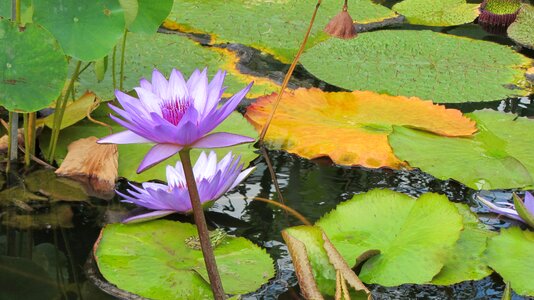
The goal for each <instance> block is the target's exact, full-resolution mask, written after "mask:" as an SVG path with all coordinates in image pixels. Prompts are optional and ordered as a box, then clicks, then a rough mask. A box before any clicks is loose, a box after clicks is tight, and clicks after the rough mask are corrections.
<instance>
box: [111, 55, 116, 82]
mask: <svg viewBox="0 0 534 300" xmlns="http://www.w3.org/2000/svg"><path fill="white" fill-rule="evenodd" d="M116 57H117V46H114V47H113V53H112V54H111V78H113V90H116V89H117V77H116V76H115V59H116Z"/></svg>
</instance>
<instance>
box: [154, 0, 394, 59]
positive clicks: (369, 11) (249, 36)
mask: <svg viewBox="0 0 534 300" xmlns="http://www.w3.org/2000/svg"><path fill="white" fill-rule="evenodd" d="M315 5H316V1H308V0H291V1H288V0H280V1H272V0H256V1H245V0H227V1H219V0H207V1H196V0H183V1H175V3H174V7H173V9H172V12H171V14H170V16H169V20H170V21H169V22H165V23H164V26H165V27H167V28H170V29H179V30H183V31H190V32H201V33H208V34H210V35H212V42H213V43H214V44H217V43H224V42H230V43H240V44H245V45H247V46H252V47H255V48H259V49H260V50H263V51H266V52H268V53H270V54H273V55H275V56H276V57H277V58H278V59H280V60H282V61H283V62H290V61H291V60H292V59H293V56H294V55H295V53H296V52H297V49H298V48H299V46H300V43H301V42H302V39H303V37H304V33H305V32H306V30H307V28H308V25H309V22H310V18H311V16H312V13H313V10H314V9H315ZM341 8H342V2H341V1H323V2H322V3H321V6H320V8H319V10H318V12H317V17H316V20H315V25H314V26H313V28H312V31H311V35H310V38H309V40H308V43H307V45H308V46H311V45H314V44H316V43H318V42H320V41H323V40H325V39H327V38H328V36H327V35H326V34H325V33H324V32H322V30H323V28H324V27H325V26H326V24H327V23H328V21H329V20H330V19H331V18H332V17H334V16H335V15H337V14H338V13H339V12H340V11H341ZM349 12H350V14H351V16H352V18H353V19H354V21H355V22H358V23H371V22H380V21H383V20H385V19H389V18H395V17H397V15H396V14H395V13H394V12H393V11H391V10H390V9H388V8H386V7H384V6H381V5H378V4H375V3H373V2H372V1H371V0H353V1H351V2H350V5H349Z"/></svg>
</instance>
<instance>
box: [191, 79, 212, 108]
mask: <svg viewBox="0 0 534 300" xmlns="http://www.w3.org/2000/svg"><path fill="white" fill-rule="evenodd" d="M206 73H207V69H204V70H203V71H202V73H200V75H198V78H196V80H195V81H194V82H192V84H191V85H190V86H189V85H188V87H189V96H190V97H191V98H193V105H194V107H195V109H196V110H197V111H200V112H203V111H204V109H205V107H206V102H207V98H208V75H207V74H206Z"/></svg>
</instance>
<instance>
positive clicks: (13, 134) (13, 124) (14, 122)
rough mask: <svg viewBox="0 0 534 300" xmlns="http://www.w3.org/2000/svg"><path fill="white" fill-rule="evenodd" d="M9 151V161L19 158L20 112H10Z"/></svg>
mask: <svg viewBox="0 0 534 300" xmlns="http://www.w3.org/2000/svg"><path fill="white" fill-rule="evenodd" d="M8 126H9V127H8V135H9V139H8V143H7V148H8V153H9V161H13V160H17V154H18V151H17V146H18V144H19V132H18V127H19V114H18V113H16V112H9V125H8Z"/></svg>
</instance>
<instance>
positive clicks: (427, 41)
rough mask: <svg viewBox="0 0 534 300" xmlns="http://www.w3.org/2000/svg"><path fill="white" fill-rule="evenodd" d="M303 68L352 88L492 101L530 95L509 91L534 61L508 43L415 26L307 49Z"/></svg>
mask: <svg viewBox="0 0 534 300" xmlns="http://www.w3.org/2000/svg"><path fill="white" fill-rule="evenodd" d="M301 62H302V64H303V65H304V67H305V68H306V69H307V70H308V71H310V72H311V73H312V74H314V75H315V76H317V77H319V78H320V79H322V80H324V81H326V82H328V83H330V84H333V85H336V86H339V87H342V88H345V89H349V90H369V91H375V92H379V93H387V94H390V95H402V96H417V97H419V98H421V99H428V100H432V101H434V102H438V103H460V102H476V101H493V100H500V99H504V98H507V97H514V96H521V95H525V94H527V91H525V90H522V89H510V88H509V86H510V85H519V84H520V83H521V82H523V81H524V73H525V72H524V70H522V69H526V68H527V66H529V65H530V64H531V63H532V60H531V59H529V58H527V57H525V56H523V55H521V54H518V53H517V52H515V51H513V50H512V49H511V48H510V47H508V46H502V45H498V44H495V43H491V42H486V41H478V40H471V39H467V38H462V37H457V36H451V35H446V34H442V33H436V32H432V31H416V30H383V31H375V32H368V33H362V34H360V35H358V38H356V39H352V40H341V39H330V40H328V41H325V42H324V43H320V44H318V45H316V46H315V47H313V48H311V49H308V50H307V51H306V52H305V53H304V54H303V56H302V59H301Z"/></svg>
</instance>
